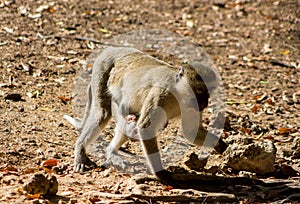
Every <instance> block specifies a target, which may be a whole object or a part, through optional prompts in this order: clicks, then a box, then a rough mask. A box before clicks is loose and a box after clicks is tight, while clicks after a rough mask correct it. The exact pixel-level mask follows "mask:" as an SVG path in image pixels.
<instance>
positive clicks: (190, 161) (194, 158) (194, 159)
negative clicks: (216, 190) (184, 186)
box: [184, 153, 207, 171]
mask: <svg viewBox="0 0 300 204" xmlns="http://www.w3.org/2000/svg"><path fill="white" fill-rule="evenodd" d="M206 163H207V157H206V158H203V159H200V158H199V157H198V155H197V154H195V153H192V154H190V155H189V156H188V158H187V160H186V161H185V162H184V164H185V165H186V166H187V167H189V168H190V169H191V170H195V171H200V170H203V169H204V167H205V165H206Z"/></svg>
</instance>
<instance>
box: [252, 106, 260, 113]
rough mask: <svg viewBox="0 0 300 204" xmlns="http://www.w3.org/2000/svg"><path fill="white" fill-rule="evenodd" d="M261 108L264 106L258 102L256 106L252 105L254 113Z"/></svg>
mask: <svg viewBox="0 0 300 204" xmlns="http://www.w3.org/2000/svg"><path fill="white" fill-rule="evenodd" d="M261 108H262V106H261V105H258V104H256V105H254V106H252V107H251V111H252V112H253V113H257V111H259V110H260V109H261Z"/></svg>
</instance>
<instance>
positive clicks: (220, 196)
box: [98, 192, 236, 202]
mask: <svg viewBox="0 0 300 204" xmlns="http://www.w3.org/2000/svg"><path fill="white" fill-rule="evenodd" d="M98 196H99V197H105V198H109V199H113V200H136V199H140V200H151V201H154V202H158V201H162V202H184V201H189V202H196V201H197V202H202V201H206V202H213V201H218V202H222V201H223V202H225V201H226V202H233V201H236V198H235V196H234V195H232V194H224V193H210V194H205V195H175V196H174V195H170V196H169V195H158V196H149V195H145V194H136V193H130V194H125V195H122V194H112V193H103V192H99V193H98Z"/></svg>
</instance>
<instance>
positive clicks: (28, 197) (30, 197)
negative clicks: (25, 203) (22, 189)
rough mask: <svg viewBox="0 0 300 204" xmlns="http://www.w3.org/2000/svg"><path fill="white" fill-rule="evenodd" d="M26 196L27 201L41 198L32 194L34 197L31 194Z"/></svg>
mask: <svg viewBox="0 0 300 204" xmlns="http://www.w3.org/2000/svg"><path fill="white" fill-rule="evenodd" d="M25 196H26V198H27V199H38V198H41V194H39V193H38V194H34V195H32V194H27V195H25Z"/></svg>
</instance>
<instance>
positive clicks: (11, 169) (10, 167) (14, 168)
mask: <svg viewBox="0 0 300 204" xmlns="http://www.w3.org/2000/svg"><path fill="white" fill-rule="evenodd" d="M9 171H15V172H17V171H18V169H17V168H16V167H13V166H7V167H5V168H3V169H0V172H9Z"/></svg>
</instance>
